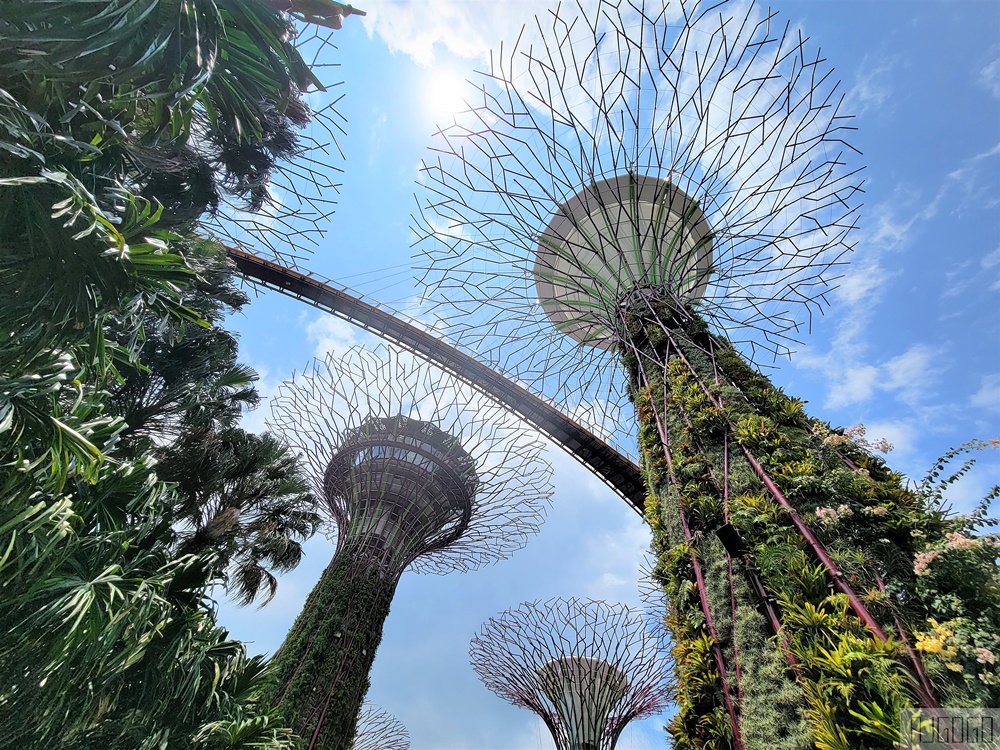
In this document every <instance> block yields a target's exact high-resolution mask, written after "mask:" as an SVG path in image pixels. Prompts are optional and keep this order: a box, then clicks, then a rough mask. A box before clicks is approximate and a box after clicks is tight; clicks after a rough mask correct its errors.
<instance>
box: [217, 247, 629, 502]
mask: <svg viewBox="0 0 1000 750" xmlns="http://www.w3.org/2000/svg"><path fill="white" fill-rule="evenodd" d="M229 257H230V258H232V260H233V262H234V263H235V264H236V267H237V268H238V269H239V272H240V274H241V275H242V276H243V277H244V278H246V279H247V280H248V281H250V282H251V283H253V284H257V285H260V286H262V287H265V288H267V289H273V290H275V291H277V292H280V293H281V294H284V295H286V296H288V297H292V298H294V299H297V300H299V301H301V302H305V303H306V304H308V305H311V306H312V307H315V308H316V309H318V310H323V311H324V312H327V313H330V314H331V315H336V316H337V317H338V318H341V319H343V320H346V321H347V322H349V323H352V324H354V325H356V326H359V327H360V328H363V329H365V330H366V331H369V332H370V333H373V334H375V335H376V336H379V337H380V338H382V339H384V340H386V341H389V342H391V343H393V344H395V345H397V346H399V347H401V348H403V349H405V350H406V351H409V352H412V353H413V354H414V355H416V356H418V357H421V358H423V359H427V360H430V361H431V362H433V363H435V364H436V365H437V366H439V367H441V369H443V370H445V371H447V372H449V373H451V374H452V375H454V376H455V377H457V378H459V379H460V380H461V381H462V382H464V383H467V384H468V385H469V386H471V387H473V388H475V389H477V390H479V391H482V392H483V393H485V394H487V395H489V396H490V397H491V398H495V399H497V400H499V401H501V402H502V403H503V404H505V405H506V406H507V407H508V408H509V409H510V410H511V411H513V412H514V413H516V414H518V415H520V416H521V417H522V418H523V419H524V420H525V421H526V422H527V423H528V424H530V425H531V426H533V427H534V428H535V429H537V430H538V431H539V432H541V433H542V434H543V435H545V436H546V437H547V438H549V439H550V440H552V441H553V442H554V443H556V444H557V445H559V446H560V447H561V448H562V449H563V450H565V451H566V452H567V453H569V454H570V455H571V456H572V457H573V458H575V459H576V460H577V461H579V462H580V463H581V464H583V465H584V466H586V467H587V469H589V470H590V471H591V472H592V473H594V474H596V475H597V476H598V477H599V478H600V479H601V480H602V481H603V482H604V483H605V484H607V485H608V487H610V488H611V489H612V490H614V491H615V493H617V494H618V495H619V496H620V497H622V498H623V499H624V500H625V501H626V502H628V503H629V505H630V506H631V507H632V508H633V510H635V511H636V512H638V513H639V514H640V515H641V514H642V513H643V510H644V501H645V496H646V490H645V487H644V485H643V481H642V475H641V474H640V472H639V467H638V466H636V465H635V463H634V462H632V461H631V460H629V459H628V458H626V457H625V456H623V455H622V454H621V453H620V452H618V451H617V450H615V449H614V448H612V447H611V446H610V445H608V444H607V443H606V442H605V441H603V440H601V439H600V438H599V437H597V436H596V435H594V434H593V433H592V432H590V431H589V430H587V429H586V428H584V427H583V426H582V425H580V424H579V423H578V422H576V421H574V420H573V419H571V418H570V417H568V416H566V415H565V414H564V413H562V412H561V411H559V410H558V409H556V408H555V407H553V406H552V405H550V404H548V403H546V402H545V401H544V400H542V399H541V398H539V397H538V396H536V395H534V394H532V393H530V392H529V391H527V390H526V389H524V388H522V387H521V386H519V385H517V384H516V383H514V382H513V381H511V380H509V379H508V378H506V377H504V376H503V375H501V374H500V373H498V372H496V371H495V370H493V369H491V368H490V367H487V366H486V365H484V364H482V363H481V362H479V361H477V360H476V359H474V358H472V357H470V356H469V355H468V354H465V353H464V352H462V351H459V350H458V349H456V348H455V347H453V346H451V345H450V344H447V343H445V342H444V341H442V340H441V339H440V338H438V337H436V336H434V335H433V334H431V333H428V332H427V331H424V330H422V329H421V328H419V327H417V326H415V325H413V324H411V323H408V322H406V321H405V320H403V319H402V318H400V317H398V316H397V315H393V314H392V313H390V312H388V311H386V310H383V309H381V308H379V307H377V306H375V305H373V304H370V303H368V302H365V301H364V300H361V299H359V298H358V297H355V296H353V295H351V294H349V293H348V292H345V291H344V290H343V289H338V288H337V287H335V286H333V285H332V284H331V283H330V282H329V281H327V280H324V279H320V278H318V277H315V276H312V275H310V274H305V273H301V272H300V271H295V270H293V269H291V268H287V267H285V266H283V265H281V264H279V263H275V262H274V261H271V260H266V259H264V258H261V257H259V256H257V255H254V254H252V253H248V252H245V251H243V250H238V249H235V248H229Z"/></svg>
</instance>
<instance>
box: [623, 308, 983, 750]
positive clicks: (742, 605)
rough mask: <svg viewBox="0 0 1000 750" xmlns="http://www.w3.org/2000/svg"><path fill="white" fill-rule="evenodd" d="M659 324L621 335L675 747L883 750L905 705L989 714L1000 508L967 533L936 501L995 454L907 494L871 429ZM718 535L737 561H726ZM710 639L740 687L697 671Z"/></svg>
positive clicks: (644, 320)
mask: <svg viewBox="0 0 1000 750" xmlns="http://www.w3.org/2000/svg"><path fill="white" fill-rule="evenodd" d="M653 308H654V309H653V311H652V314H651V315H650V314H647V315H646V316H639V315H633V316H630V317H629V318H628V319H627V321H626V325H627V326H628V328H629V334H630V338H631V339H632V341H633V342H636V344H637V346H636V347H635V348H634V349H631V350H625V351H623V359H624V361H625V363H626V365H627V366H628V367H629V369H630V372H631V374H632V381H633V389H632V393H633V400H634V402H635V404H636V407H637V410H638V415H639V419H640V450H641V453H642V457H643V464H644V468H645V471H646V476H647V480H648V483H649V487H650V490H651V496H650V498H649V500H647V504H646V510H647V513H646V515H647V518H648V519H649V520H650V523H651V526H652V529H653V532H654V548H655V549H656V551H657V553H658V555H659V559H660V565H659V566H658V568H657V573H658V578H659V580H660V582H661V583H662V584H663V585H664V590H665V591H666V593H667V595H668V601H669V603H670V606H671V622H670V625H671V628H672V630H673V635H674V640H675V643H676V646H675V648H676V653H675V658H676V662H677V664H678V670H679V674H678V676H679V678H680V696H679V698H680V704H681V706H680V711H679V712H678V714H677V716H676V717H675V719H674V720H673V722H672V723H671V725H670V727H669V729H670V731H671V734H672V735H673V736H674V738H675V742H676V743H677V746H678V747H698V748H701V747H706V748H707V747H723V746H724V747H746V748H751V747H761V748H763V747H781V748H799V747H816V748H819V749H820V750H848V748H850V749H853V748H886V749H888V748H892V747H894V743H895V742H896V741H898V733H899V728H898V721H899V719H898V717H899V710H900V709H901V708H903V707H905V706H907V705H935V704H941V705H948V706H976V705H979V706H982V705H996V702H997V701H998V700H1000V692H998V687H1000V685H998V682H1000V681H998V678H997V674H998V672H997V664H996V662H997V654H998V653H1000V650H998V649H1000V637H998V636H997V633H1000V596H998V595H1000V574H998V569H997V563H996V559H997V541H996V538H995V537H994V536H991V535H988V534H982V533H981V532H982V529H983V527H987V526H991V525H994V524H995V523H996V522H995V521H993V520H992V519H989V518H988V517H987V509H988V505H989V503H990V501H991V500H992V499H993V498H995V497H996V496H997V494H998V493H1000V490H996V489H995V490H994V492H993V493H991V494H990V496H988V497H987V498H986V499H985V500H984V501H983V503H981V504H980V505H979V506H978V507H977V508H976V510H975V511H974V512H973V513H972V514H970V515H968V516H954V515H951V514H949V513H948V512H947V509H946V507H945V505H944V500H943V493H944V490H945V489H946V488H947V486H948V485H949V484H951V483H953V482H954V481H956V480H957V479H958V478H960V477H961V476H962V475H963V474H964V473H965V472H966V471H968V469H969V467H970V466H971V463H970V462H966V463H965V464H963V465H962V466H961V467H960V468H959V469H958V470H957V471H954V472H952V473H950V474H948V472H947V466H948V464H949V462H950V461H953V460H954V459H956V458H958V457H959V456H960V455H963V454H965V453H967V452H969V451H971V450H974V449H982V448H986V447H990V446H993V447H996V441H994V442H993V443H983V442H979V441H974V442H972V443H969V444H967V445H966V446H963V447H961V448H959V449H956V450H955V451H952V452H950V453H949V454H947V455H946V456H945V457H943V459H942V460H941V461H940V462H939V463H938V464H937V465H936V466H935V468H934V469H933V470H932V472H931V474H930V475H928V477H927V478H926V479H925V480H924V481H923V482H921V483H920V484H918V485H916V486H907V485H906V484H905V483H904V479H903V477H902V476H901V475H900V474H898V473H895V472H892V471H891V470H889V469H888V467H887V466H886V465H885V463H884V461H883V460H882V459H881V458H879V457H877V456H876V455H874V453H873V452H872V451H873V450H880V449H885V448H887V447H888V446H886V445H883V444H879V443H871V442H868V441H867V440H866V439H865V437H864V432H863V428H854V429H852V430H846V431H845V430H840V429H832V428H831V427H830V426H829V425H827V424H824V423H822V422H819V421H818V420H815V419H811V418H809V417H808V416H807V415H806V413H805V411H804V409H803V404H802V402H801V401H798V400H796V399H792V398H789V397H788V396H786V395H785V394H784V393H782V392H781V391H780V389H778V388H776V387H775V386H774V385H773V384H772V383H770V381H769V380H768V379H767V378H765V377H763V376H761V375H760V374H759V373H757V372H756V371H754V370H753V369H752V368H750V367H749V366H748V365H747V364H746V363H745V362H744V361H743V359H742V358H741V357H740V356H739V354H738V353H737V352H736V351H735V350H734V349H733V348H732V347H731V346H730V345H729V344H728V343H727V342H725V341H721V340H719V339H718V338H717V337H715V336H712V335H710V334H709V332H708V330H707V328H706V327H705V325H704V323H703V322H702V321H700V320H699V318H698V317H697V316H696V315H695V314H694V312H693V311H691V310H682V309H675V308H672V307H670V306H668V305H665V304H660V306H659V308H658V309H657V306H656V304H655V303H654V305H653ZM650 363H654V364H653V365H652V366H651V364H650ZM655 363H659V366H655ZM943 475H947V476H946V478H944V479H942V476H943ZM685 526H686V529H687V530H685ZM720 527H725V528H731V529H733V530H735V532H736V533H737V534H738V538H739V539H740V544H741V545H742V547H743V549H741V550H733V549H730V550H729V554H728V555H727V551H726V550H725V549H723V547H722V545H721V544H720V543H719V540H718V538H717V537H716V532H717V531H719V530H720ZM720 533H722V532H720ZM691 553H693V556H690V554H691ZM681 563H684V564H683V565H682V564H681ZM692 564H693V565H700V566H701V568H703V569H704V571H705V575H704V576H703V581H702V582H700V583H699V582H698V581H697V580H696V576H694V575H693V574H692V573H691V566H692ZM709 574H711V575H709ZM727 576H728V581H727V580H726V579H727ZM699 587H700V588H701V589H702V591H701V597H699V595H698V593H696V591H697V589H698V588H699ZM700 600H701V601H705V602H707V607H706V606H705V605H703V604H701V603H700ZM712 622H714V632H715V635H716V637H717V639H718V644H717V645H718V646H719V647H720V648H721V650H722V652H723V654H724V655H725V663H726V665H728V670H727V673H728V680H723V679H722V678H721V675H720V672H719V670H718V669H717V668H714V665H711V664H708V666H705V665H706V664H707V663H706V662H704V661H703V660H700V659H699V658H698V655H699V654H702V653H703V652H704V650H705V649H706V648H709V647H710V646H711V643H712V639H711V638H710V637H709V636H708V634H707V632H706V631H707V627H706V623H712ZM750 625H752V627H750ZM755 628H756V630H755ZM761 629H764V632H761ZM776 659H777V660H778V661H780V664H781V667H782V673H781V674H779V675H777V676H776V675H775V670H774V669H770V670H769V669H768V665H770V666H771V667H773V666H774V662H775V660H776ZM699 665H701V666H699ZM709 667H712V668H709ZM709 684H711V685H713V686H714V687H715V692H714V693H712V692H706V691H705V686H706V685H709ZM726 687H728V688H729V692H730V693H731V694H732V695H733V696H734V698H735V700H736V703H737V705H736V707H735V712H736V714H737V721H736V725H737V726H738V728H739V731H738V735H737V734H735V733H733V732H731V731H728V730H729V723H728V722H721V723H720V722H717V721H715V720H714V719H709V718H706V717H709V716H713V717H714V716H717V715H718V712H719V710H720V707H721V706H722V701H721V700H720V699H716V700H715V702H711V701H707V696H711V695H715V696H719V695H720V694H721V693H722V691H723V690H724V689H725V688H726ZM768 695H770V696H777V695H782V696H784V699H783V700H782V701H777V702H775V701H768V700H766V696H768ZM762 713H763V714H764V715H765V716H766V719H767V720H766V721H764V722H762V721H760V719H761V716H762ZM723 715H724V714H723ZM774 727H787V728H788V731H786V732H783V733H782V734H781V736H778V733H777V731H776V730H775V729H773V728H774Z"/></svg>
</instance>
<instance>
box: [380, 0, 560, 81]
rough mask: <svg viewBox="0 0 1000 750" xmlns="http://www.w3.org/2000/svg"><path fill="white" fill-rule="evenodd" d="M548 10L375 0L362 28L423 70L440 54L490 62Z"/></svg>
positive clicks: (462, 1) (459, 0)
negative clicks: (496, 50) (492, 55)
mask: <svg viewBox="0 0 1000 750" xmlns="http://www.w3.org/2000/svg"><path fill="white" fill-rule="evenodd" d="M545 8H546V5H545V4H544V3H543V4H535V3H527V2H516V1H515V2H493V3H485V2H468V1H467V0H424V2H421V3H413V2H409V1H408V0H406V1H404V0H370V1H369V2H367V3H366V4H365V10H366V11H367V12H368V15H367V16H365V17H364V19H363V21H362V22H363V23H364V26H365V29H366V30H367V31H368V35H369V36H372V35H374V34H378V35H379V36H380V37H382V39H383V41H385V43H386V45H387V46H388V47H389V49H390V50H391V51H392V52H402V53H403V54H405V55H409V56H410V57H411V58H413V60H414V62H416V63H417V64H419V65H423V66H428V65H430V64H431V63H433V62H434V59H435V56H436V54H437V53H438V52H439V51H440V50H447V51H448V52H450V53H451V54H453V55H455V56H457V57H462V58H466V59H475V60H479V61H481V62H487V61H488V60H489V53H490V50H491V49H493V48H495V47H497V46H498V45H499V43H500V42H501V41H502V40H503V41H513V39H515V38H516V37H517V33H518V31H520V29H521V26H522V25H524V24H525V23H528V22H530V21H531V20H532V17H533V16H534V15H535V14H536V13H542V12H544V11H545Z"/></svg>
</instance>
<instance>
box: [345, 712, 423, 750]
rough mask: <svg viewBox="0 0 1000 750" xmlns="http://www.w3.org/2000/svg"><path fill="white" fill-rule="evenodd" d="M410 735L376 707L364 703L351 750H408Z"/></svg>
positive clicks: (396, 721)
mask: <svg viewBox="0 0 1000 750" xmlns="http://www.w3.org/2000/svg"><path fill="white" fill-rule="evenodd" d="M409 748H410V733H409V732H407V731H406V727H404V726H403V725H402V723H400V721H399V720H398V719H397V718H396V717H395V716H393V715H392V714H390V713H389V712H388V711H383V710H382V709H381V708H379V707H378V706H373V705H372V704H370V703H366V704H365V705H364V706H363V707H362V708H361V715H360V716H359V717H358V732H357V735H355V737H354V744H352V745H351V750H409Z"/></svg>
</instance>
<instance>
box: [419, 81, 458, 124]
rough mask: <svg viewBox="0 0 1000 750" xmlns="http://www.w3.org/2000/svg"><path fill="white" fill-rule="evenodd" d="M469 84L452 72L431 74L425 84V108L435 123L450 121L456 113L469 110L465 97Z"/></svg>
mask: <svg viewBox="0 0 1000 750" xmlns="http://www.w3.org/2000/svg"><path fill="white" fill-rule="evenodd" d="M467 89H468V84H467V83H466V82H465V81H464V80H463V79H462V78H461V77H460V76H458V75H457V74H455V73H453V72H452V71H450V70H438V71H434V72H432V73H430V74H429V75H428V77H427V81H426V83H425V84H424V107H425V109H426V111H427V114H428V115H430V117H431V119H432V120H434V121H435V123H439V122H441V121H443V120H446V119H449V118H450V117H451V116H452V115H453V114H455V113H456V112H461V111H463V110H465V109H468V105H467V104H466V103H465V100H464V97H465V96H467V95H468V90H467Z"/></svg>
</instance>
